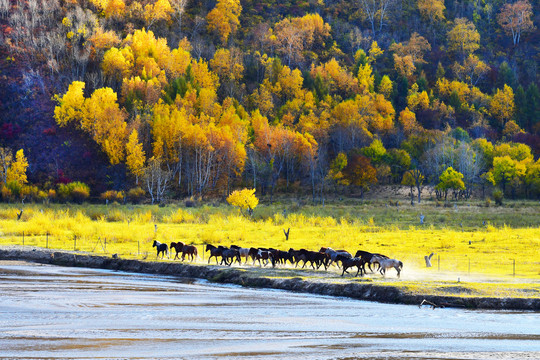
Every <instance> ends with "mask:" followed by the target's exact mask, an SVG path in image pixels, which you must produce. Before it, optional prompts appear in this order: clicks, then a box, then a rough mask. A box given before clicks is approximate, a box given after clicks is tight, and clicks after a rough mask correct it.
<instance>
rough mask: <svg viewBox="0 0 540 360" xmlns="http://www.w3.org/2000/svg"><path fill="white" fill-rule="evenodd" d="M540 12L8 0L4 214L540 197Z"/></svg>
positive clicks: (3, 71) (533, 3) (381, 2)
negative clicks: (379, 193) (278, 201)
mask: <svg viewBox="0 0 540 360" xmlns="http://www.w3.org/2000/svg"><path fill="white" fill-rule="evenodd" d="M539 20H540V1H538V0H519V1H504V0H482V1H480V0H456V1H448V0H447V1H443V0H348V1H345V0H307V1H306V0H304V1H296V0H282V1H277V0H258V1H252V0H217V1H215V0H208V1H203V0H139V1H136V0H0V77H1V80H0V174H1V179H0V183H1V196H2V199H3V201H11V202H15V201H21V200H23V201H24V200H26V201H41V200H52V201H83V200H86V199H89V198H90V199H98V198H101V199H102V200H111V201H118V202H121V201H125V200H128V201H133V202H139V201H148V202H152V203H160V202H164V201H168V200H171V199H184V198H186V197H191V196H193V197H214V198H221V197H225V196H227V195H228V194H230V193H231V192H232V191H233V190H236V189H241V188H249V189H256V191H257V195H258V196H261V197H267V198H268V199H271V198H272V197H273V196H274V194H296V195H303V196H305V197H309V198H312V200H313V201H314V202H323V201H324V199H325V197H327V196H332V195H336V194H341V195H354V196H359V197H361V196H363V195H364V194H365V193H367V192H370V191H372V190H373V189H374V188H376V187H378V186H385V185H402V186H403V187H404V188H405V189H407V190H410V191H409V194H410V196H411V201H415V202H420V201H422V200H423V198H422V196H424V195H425V193H426V192H425V191H424V192H423V190H425V188H426V187H429V188H430V189H433V191H434V196H436V197H437V199H439V200H445V201H448V200H462V199H468V198H470V197H471V196H473V197H474V196H477V197H482V196H485V195H486V194H489V196H492V197H493V198H494V199H495V201H500V200H501V199H502V198H530V199H537V198H538V197H540V160H539V159H538V158H539V155H540V90H539V85H538V84H539V83H540V81H539V80H540V73H539V72H538V71H539V68H538V67H539V64H540V30H539V29H538V27H539Z"/></svg>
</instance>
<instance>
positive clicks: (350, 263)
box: [336, 255, 365, 276]
mask: <svg viewBox="0 0 540 360" xmlns="http://www.w3.org/2000/svg"><path fill="white" fill-rule="evenodd" d="M337 261H341V266H342V267H343V272H342V273H341V276H343V275H344V274H345V273H348V271H347V269H349V268H352V267H355V266H356V268H357V269H358V271H357V272H356V275H355V276H358V274H360V276H364V272H365V271H363V266H364V265H365V263H364V260H362V258H360V257H353V258H350V257H347V256H343V255H337V257H336V262H337Z"/></svg>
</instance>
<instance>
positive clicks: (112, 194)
mask: <svg viewBox="0 0 540 360" xmlns="http://www.w3.org/2000/svg"><path fill="white" fill-rule="evenodd" d="M99 197H100V198H101V199H102V200H106V201H107V200H108V201H111V202H113V201H118V202H123V201H124V192H123V191H116V190H108V191H105V192H104V193H102V194H101V195H100V196H99Z"/></svg>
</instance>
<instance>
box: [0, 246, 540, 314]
mask: <svg viewBox="0 0 540 360" xmlns="http://www.w3.org/2000/svg"><path fill="white" fill-rule="evenodd" d="M0 260H25V261H32V262H36V263H42V264H53V265H61V266H72V267H86V268H96V269H109V270H118V271H126V272H133V273H144V274H163V275H173V276H178V277H183V278H197V279H206V280H209V281H212V282H216V283H227V284H236V285H241V286H245V287H254V288H269V289H281V290H288V291H294V292H303V293H311V294H319V295H330V296H343V297H349V298H353V299H360V300H369V301H378V302H383V303H394V304H409V305H419V304H420V303H421V302H422V301H423V300H427V301H430V302H432V303H434V304H437V305H440V306H444V307H459V308H469V309H494V310H495V309H496V310H534V311H540V298H521V297H480V296H479V297H475V296H461V295H455V296H441V295H431V294H411V293H408V292H406V291H404V290H403V289H400V288H399V287H395V286H388V285H386V284H385V285H379V284H376V283H374V282H372V281H362V280H356V279H354V280H350V281H345V282H343V281H341V282H339V283H333V282H331V281H324V280H321V279H318V278H316V277H314V278H311V277H309V276H303V277H298V276H295V277H291V276H290V273H287V272H286V271H284V272H283V273H279V272H277V273H276V271H272V270H270V269H259V268H228V267H220V266H212V265H210V266H206V265H191V264H185V263H179V262H175V263H173V262H164V261H159V262H154V261H140V260H128V259H113V258H111V257H110V256H97V255H88V254H82V253H74V252H67V251H55V250H47V249H41V248H29V247H2V248H0ZM283 270H285V269H283ZM419 285H420V286H421V281H419ZM462 287H466V285H462ZM465 290H466V289H465Z"/></svg>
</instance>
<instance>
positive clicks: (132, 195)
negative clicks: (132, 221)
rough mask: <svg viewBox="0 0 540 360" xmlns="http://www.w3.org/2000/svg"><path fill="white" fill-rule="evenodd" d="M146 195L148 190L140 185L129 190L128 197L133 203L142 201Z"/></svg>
mask: <svg viewBox="0 0 540 360" xmlns="http://www.w3.org/2000/svg"><path fill="white" fill-rule="evenodd" d="M145 195H146V192H145V191H144V190H143V189H141V188H140V187H135V188H132V189H129V191H128V192H127V197H128V199H129V201H131V202H132V203H139V202H141V201H142V200H143V199H144V196H145Z"/></svg>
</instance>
